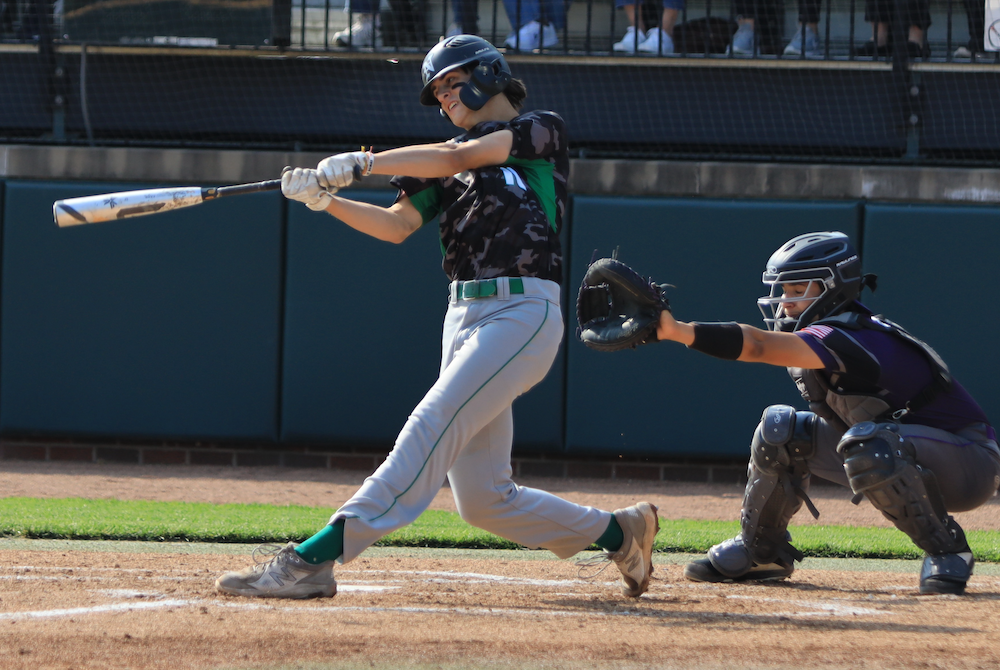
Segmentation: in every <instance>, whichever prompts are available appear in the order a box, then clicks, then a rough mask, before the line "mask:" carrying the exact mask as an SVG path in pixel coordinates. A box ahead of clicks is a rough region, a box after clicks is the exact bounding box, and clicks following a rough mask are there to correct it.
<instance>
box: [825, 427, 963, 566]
mask: <svg viewBox="0 0 1000 670" xmlns="http://www.w3.org/2000/svg"><path fill="white" fill-rule="evenodd" d="M837 451H838V452H839V453H840V454H841V455H842V456H843V457H844V470H845V471H846V473H847V478H848V480H849V482H850V484H851V489H852V490H853V491H854V492H855V493H859V494H864V496H865V497H866V498H868V500H869V501H870V502H871V504H872V505H874V506H875V509H877V510H878V511H880V512H881V513H882V515H883V516H884V517H885V518H887V519H889V520H890V521H892V523H893V524H894V525H895V526H896V528H898V529H899V530H901V531H903V532H904V533H906V534H907V535H908V536H909V537H910V539H911V540H913V543H914V544H916V545H917V546H918V547H920V548H921V549H923V550H924V551H926V552H927V553H928V554H931V555H940V554H951V553H956V552H961V551H966V550H967V549H968V544H967V543H966V540H965V533H964V532H963V531H962V528H961V526H959V525H958V524H957V523H956V522H955V520H954V519H953V518H952V517H951V516H949V515H948V513H947V511H946V510H945V507H944V501H943V500H942V498H941V492H940V490H939V489H938V486H937V480H936V478H935V477H934V473H933V472H931V471H930V470H928V469H926V468H923V467H921V466H919V465H917V464H916V462H915V458H914V453H913V450H912V448H911V447H910V445H909V444H908V443H907V442H906V440H905V439H904V438H903V436H902V435H900V434H899V426H897V425H896V424H894V423H875V422H872V421H864V422H862V423H858V424H855V425H854V426H853V427H851V428H850V429H849V430H848V431H847V432H846V433H844V435H843V437H842V438H841V439H840V443H839V444H838V445H837Z"/></svg>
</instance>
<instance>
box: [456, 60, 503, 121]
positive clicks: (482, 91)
mask: <svg viewBox="0 0 1000 670" xmlns="http://www.w3.org/2000/svg"><path fill="white" fill-rule="evenodd" d="M510 79H511V76H510V69H509V68H508V67H507V64H506V62H505V61H504V60H503V58H502V57H500V58H496V59H494V60H492V61H481V62H480V63H478V64H477V65H476V67H474V68H472V73H471V75H470V79H469V83H468V84H466V85H465V86H463V87H462V89H461V90H460V91H459V92H458V97H459V98H460V99H461V100H462V104H463V105H465V106H466V107H468V108H469V109H471V110H474V111H475V110H479V109H482V108H483V105H485V104H486V103H487V102H488V101H489V99H490V98H492V97H493V96H494V95H497V94H499V93H503V91H504V89H505V88H507V85H508V84H509V83H510Z"/></svg>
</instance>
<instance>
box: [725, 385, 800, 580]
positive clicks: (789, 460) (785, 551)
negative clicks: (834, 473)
mask: <svg viewBox="0 0 1000 670" xmlns="http://www.w3.org/2000/svg"><path fill="white" fill-rule="evenodd" d="M815 428H816V415H815V414H813V413H812V412H796V411H795V409H794V408H793V407H790V406H788V405H772V406H771V407H768V408H767V409H766V410H764V414H763V416H762V417H761V421H760V425H758V426H757V430H756V432H755V433H754V436H753V441H752V442H751V443H750V466H749V468H748V470H747V487H746V491H745V493H744V495H743V510H742V512H741V514H740V527H741V533H740V534H741V536H742V538H743V543H744V545H745V546H746V549H747V551H748V552H749V553H750V556H751V557H752V558H753V560H754V562H756V563H758V564H766V563H773V562H775V561H777V560H779V559H780V560H783V561H784V562H786V563H788V564H791V563H792V562H793V561H794V560H802V554H801V552H799V551H798V550H797V549H796V548H795V547H793V546H792V545H791V544H790V543H789V538H788V532H787V528H788V522H789V521H790V520H791V518H792V517H793V516H794V515H795V513H796V512H798V511H799V509H800V508H801V507H802V503H803V501H808V496H807V494H806V490H807V489H808V486H809V469H808V467H807V466H806V459H808V458H810V457H812V456H813V454H815V453H816V440H815ZM809 506H810V511H811V512H813V514H814V515H816V514H817V512H816V511H815V508H814V507H812V504H811V503H809Z"/></svg>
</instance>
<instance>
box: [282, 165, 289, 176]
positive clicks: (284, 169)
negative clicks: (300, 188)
mask: <svg viewBox="0 0 1000 670" xmlns="http://www.w3.org/2000/svg"><path fill="white" fill-rule="evenodd" d="M291 171H292V166H291V165H286V166H285V167H284V168H282V169H281V176H282V177H284V176H285V173H286V172H291Z"/></svg>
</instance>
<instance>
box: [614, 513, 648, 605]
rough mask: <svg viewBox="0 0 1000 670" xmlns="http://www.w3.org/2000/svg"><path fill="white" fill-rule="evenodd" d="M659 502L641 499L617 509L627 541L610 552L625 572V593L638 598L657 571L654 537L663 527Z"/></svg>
mask: <svg viewBox="0 0 1000 670" xmlns="http://www.w3.org/2000/svg"><path fill="white" fill-rule="evenodd" d="M656 511H657V510H656V505H653V504H652V503H648V502H641V503H638V504H636V505H632V506H631V507H626V508H624V509H616V510H615V511H614V515H615V520H616V521H617V522H618V525H619V526H621V527H622V533H623V534H624V535H625V541H624V542H622V546H621V548H620V549H619V550H618V551H616V552H614V553H609V554H608V558H609V559H610V560H612V561H614V562H615V565H617V566H618V569H619V570H620V571H621V573H622V593H624V594H625V595H627V596H628V597H630V598H638V597H639V596H641V595H642V594H643V593H645V592H646V590H647V589H648V588H649V578H650V576H651V575H652V574H653V540H654V539H655V538H656V533H657V531H659V530H660V520H659V518H658V517H657V516H656Z"/></svg>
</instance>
